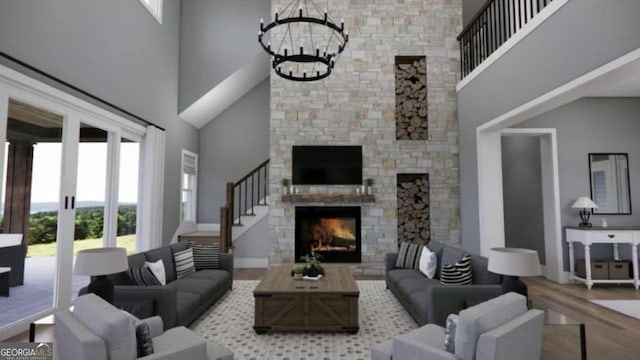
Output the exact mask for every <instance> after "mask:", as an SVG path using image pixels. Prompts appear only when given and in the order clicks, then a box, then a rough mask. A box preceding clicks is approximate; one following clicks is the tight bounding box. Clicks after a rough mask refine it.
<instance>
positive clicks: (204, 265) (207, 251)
mask: <svg viewBox="0 0 640 360" xmlns="http://www.w3.org/2000/svg"><path fill="white" fill-rule="evenodd" d="M189 247H191V249H193V263H194V264H195V266H196V270H204V269H219V268H220V244H210V245H200V244H195V243H192V242H189Z"/></svg>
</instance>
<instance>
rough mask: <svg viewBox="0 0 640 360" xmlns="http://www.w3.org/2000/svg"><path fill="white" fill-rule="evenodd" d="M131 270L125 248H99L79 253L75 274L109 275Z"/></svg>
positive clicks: (74, 269)
mask: <svg viewBox="0 0 640 360" xmlns="http://www.w3.org/2000/svg"><path fill="white" fill-rule="evenodd" d="M128 268H129V264H128V262H127V250H126V249H125V248H114V247H108V248H98V249H88V250H81V251H78V255H77V256H76V264H75V266H74V268H73V273H74V274H76V275H85V276H96V275H109V274H115V273H119V272H121V271H125V270H127V269H128Z"/></svg>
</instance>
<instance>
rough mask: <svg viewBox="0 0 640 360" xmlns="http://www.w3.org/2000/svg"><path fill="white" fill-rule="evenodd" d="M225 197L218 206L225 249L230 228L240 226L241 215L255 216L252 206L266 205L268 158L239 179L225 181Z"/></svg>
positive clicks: (229, 245) (228, 247) (228, 240)
mask: <svg viewBox="0 0 640 360" xmlns="http://www.w3.org/2000/svg"><path fill="white" fill-rule="evenodd" d="M226 192H227V199H226V203H225V205H224V206H223V207H221V208H220V240H221V241H220V243H221V244H224V245H222V248H223V249H222V250H223V251H226V250H227V249H230V248H231V246H232V238H231V229H232V227H233V226H242V216H255V212H254V207H255V206H259V205H267V195H269V159H267V160H265V161H264V162H263V163H261V164H260V165H258V166H257V167H256V168H255V169H253V170H251V171H250V172H249V173H248V174H247V175H245V176H243V177H242V178H241V179H240V180H238V181H236V182H234V183H232V182H229V183H227V188H226Z"/></svg>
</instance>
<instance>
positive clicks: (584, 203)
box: [571, 196, 598, 209]
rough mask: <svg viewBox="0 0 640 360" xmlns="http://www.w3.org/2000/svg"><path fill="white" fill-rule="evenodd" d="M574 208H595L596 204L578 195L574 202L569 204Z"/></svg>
mask: <svg viewBox="0 0 640 360" xmlns="http://www.w3.org/2000/svg"><path fill="white" fill-rule="evenodd" d="M571 207H572V208H574V209H597V208H598V205H596V203H594V202H593V201H592V200H591V199H589V198H588V197H586V196H583V197H579V198H578V200H576V202H574V203H573V205H571Z"/></svg>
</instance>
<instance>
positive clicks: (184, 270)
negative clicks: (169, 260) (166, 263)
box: [173, 248, 196, 279]
mask: <svg viewBox="0 0 640 360" xmlns="http://www.w3.org/2000/svg"><path fill="white" fill-rule="evenodd" d="M173 259H174V261H175V263H176V278H178V279H181V278H183V277H185V276H187V275H189V274H193V273H194V272H196V267H195V265H194V264H193V250H191V249H189V248H186V249H184V250H181V251H178V252H174V253H173Z"/></svg>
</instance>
